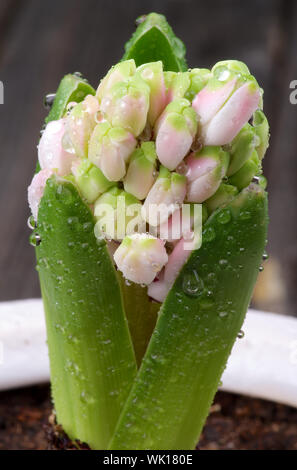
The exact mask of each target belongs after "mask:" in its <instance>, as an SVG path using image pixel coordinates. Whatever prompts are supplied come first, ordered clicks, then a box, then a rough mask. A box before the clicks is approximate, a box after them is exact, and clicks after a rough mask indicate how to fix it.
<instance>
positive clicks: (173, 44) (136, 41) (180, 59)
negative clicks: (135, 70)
mask: <svg viewBox="0 0 297 470" xmlns="http://www.w3.org/2000/svg"><path fill="white" fill-rule="evenodd" d="M138 21H139V22H140V21H141V23H140V24H139V26H138V27H137V29H136V31H135V33H134V34H133V36H132V37H131V39H130V40H129V41H128V42H127V43H126V45H125V51H126V52H125V55H124V57H123V60H128V59H134V60H135V62H136V65H137V66H139V65H142V64H145V63H147V62H155V61H158V60H162V62H163V67H164V70H171V71H173V72H183V71H185V70H187V64H186V61H185V51H186V49H185V46H184V44H183V43H182V41H181V40H180V39H179V38H177V37H176V36H175V34H174V32H173V30H172V28H171V27H170V26H169V24H168V23H167V21H166V18H165V16H163V15H159V14H157V13H150V14H149V15H144V16H143V17H140V18H139V19H138Z"/></svg>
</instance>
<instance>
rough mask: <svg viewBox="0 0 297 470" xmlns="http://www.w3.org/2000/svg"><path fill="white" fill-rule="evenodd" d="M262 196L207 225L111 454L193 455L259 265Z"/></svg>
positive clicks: (244, 197)
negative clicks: (160, 452) (144, 451)
mask: <svg viewBox="0 0 297 470" xmlns="http://www.w3.org/2000/svg"><path fill="white" fill-rule="evenodd" d="M266 231H267V199H266V193H265V192H264V191H263V190H262V189H261V188H260V187H258V186H255V185H251V186H250V187H249V188H247V189H245V190H244V191H243V192H242V193H240V194H239V195H238V196H236V197H235V199H234V200H233V201H232V202H231V203H230V204H229V205H228V206H227V207H226V208H224V209H219V210H217V211H216V212H214V214H213V215H212V216H211V217H210V218H209V220H208V221H207V223H206V224H205V229H204V234H203V244H202V247H201V248H200V249H199V250H196V251H194V252H193V253H192V255H191V256H190V258H189V260H188V262H187V263H186V265H185V266H184V267H183V269H182V271H181V273H180V274H179V276H178V278H177V280H176V282H175V284H174V286H173V288H172V289H171V291H170V292H169V294H168V296H167V298H166V300H165V302H164V304H163V306H162V308H161V311H160V314H159V318H158V321H157V325H156V328H155V330H154V332H153V335H152V338H151V341H150V343H149V346H148V349H147V351H146V354H145V356H144V359H143V361H142V365H141V368H140V370H139V372H138V375H137V377H136V380H135V382H134V385H133V388H132V390H131V392H130V394H129V398H128V400H127V402H126V405H125V407H124V410H123V413H122V416H121V418H120V421H119V424H118V427H117V430H116V433H115V435H114V438H113V440H112V441H111V444H110V449H158V450H160V449H194V447H195V445H196V443H197V440H198V436H199V434H200V432H201V429H202V426H203V424H204V422H205V419H206V417H207V414H208V411H209V407H210V405H211V403H212V400H213V397H214V394H215V392H216V390H217V388H218V385H219V381H220V377H221V375H222V372H223V370H224V368H225V366H226V362H227V359H228V356H229V354H230V352H231V349H232V346H233V344H234V341H235V339H236V336H237V334H238V332H239V330H240V328H241V326H242V323H243V320H244V316H245V313H246V310H247V308H248V304H249V301H250V297H251V293H252V290H253V287H254V284H255V282H256V279H257V274H258V269H259V266H260V264H261V261H262V253H263V251H264V247H265V240H266Z"/></svg>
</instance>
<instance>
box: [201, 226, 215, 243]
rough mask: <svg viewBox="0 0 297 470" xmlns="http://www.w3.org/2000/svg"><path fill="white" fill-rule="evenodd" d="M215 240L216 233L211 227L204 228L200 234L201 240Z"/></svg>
mask: <svg viewBox="0 0 297 470" xmlns="http://www.w3.org/2000/svg"><path fill="white" fill-rule="evenodd" d="M215 238H216V232H215V230H214V228H213V227H206V228H205V230H204V231H203V233H202V239H203V240H204V241H206V242H211V241H212V240H214V239H215Z"/></svg>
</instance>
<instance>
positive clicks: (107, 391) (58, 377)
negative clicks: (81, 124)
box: [36, 178, 136, 449]
mask: <svg viewBox="0 0 297 470" xmlns="http://www.w3.org/2000/svg"><path fill="white" fill-rule="evenodd" d="M94 223H95V220H94V217H93V216H92V214H91V211H90V209H89V208H88V206H87V205H86V204H85V203H84V202H83V201H82V199H81V197H80V195H79V194H78V192H77V190H76V188H75V187H74V185H73V184H71V183H69V182H59V181H56V180H55V179H54V178H51V179H49V180H48V181H47V185H46V188H45V192H44V195H43V197H42V200H41V204H40V207H39V212H38V224H37V228H36V232H37V233H38V234H39V236H40V237H41V243H40V244H39V246H37V247H36V255H37V269H38V272H39V278H40V285H41V291H42V297H43V302H44V308H45V314H46V325H47V340H48V346H49V356H50V370H51V384H52V397H53V401H54V407H55V410H56V414H57V422H58V424H60V425H62V426H63V429H64V431H65V432H66V433H67V434H68V436H69V437H70V438H71V439H79V440H80V441H82V442H86V443H88V444H89V446H90V447H91V448H92V449H106V446H107V444H108V442H109V440H110V438H111V436H112V433H113V431H114V427H115V425H116V423H117V421H118V418H119V414H120V411H121V409H122V406H123V404H124V402H125V400H126V398H127V395H128V393H129V390H130V388H131V384H132V381H133V379H134V377H135V374H136V361H135V355H134V351H133V346H132V342H131V338H130V334H129V329H128V325H127V321H126V317H125V313H124V307H123V299H122V295H121V290H120V285H119V282H118V279H117V275H116V271H115V269H114V266H113V264H112V261H111V258H110V255H109V253H108V251H107V248H106V244H105V242H104V241H103V240H97V239H96V238H95V235H94Z"/></svg>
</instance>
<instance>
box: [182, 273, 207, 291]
mask: <svg viewBox="0 0 297 470" xmlns="http://www.w3.org/2000/svg"><path fill="white" fill-rule="evenodd" d="M203 289H204V283H203V280H202V279H201V278H200V277H199V276H198V273H197V271H195V269H194V270H193V271H192V272H191V273H186V274H185V275H184V277H183V291H184V293H185V294H187V295H189V296H191V297H197V296H198V295H200V294H201V293H202V291H203Z"/></svg>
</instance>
